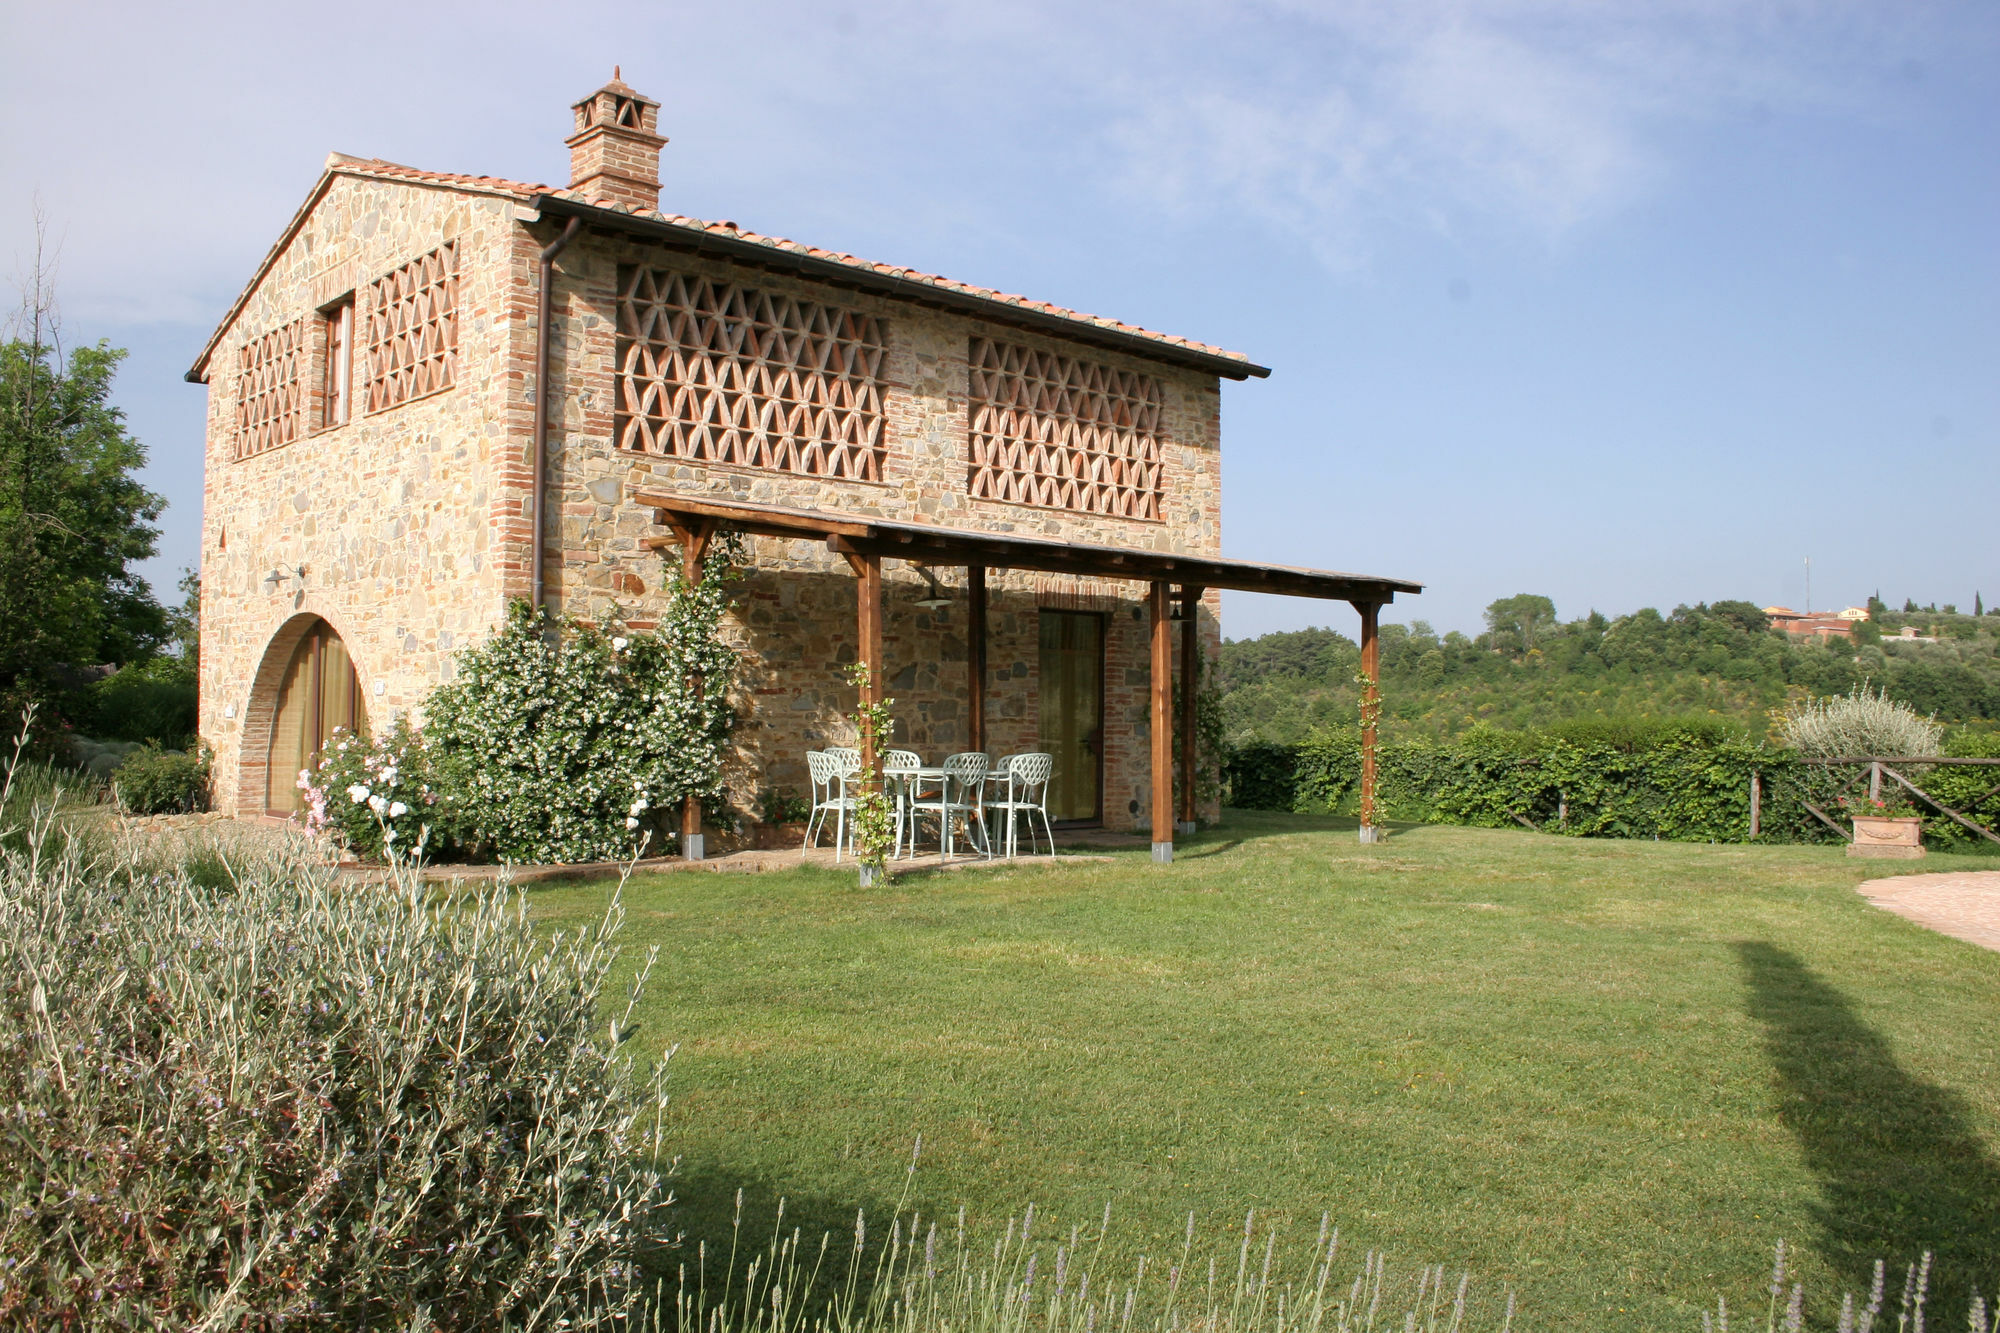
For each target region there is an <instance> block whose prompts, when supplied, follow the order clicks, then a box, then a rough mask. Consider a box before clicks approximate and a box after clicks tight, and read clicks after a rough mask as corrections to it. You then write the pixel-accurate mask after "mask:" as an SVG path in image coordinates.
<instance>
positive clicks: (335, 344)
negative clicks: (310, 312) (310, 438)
mask: <svg viewBox="0 0 2000 1333" xmlns="http://www.w3.org/2000/svg"><path fill="white" fill-rule="evenodd" d="M319 317H320V326H321V328H320V334H321V336H320V344H319V345H320V349H321V351H320V374H319V383H320V419H319V427H320V429H321V430H326V429H328V428H329V427H333V426H344V425H346V424H347V414H348V410H349V406H350V404H351V402H352V400H353V397H354V388H353V386H354V294H353V293H352V292H349V293H348V294H347V295H346V296H344V297H342V298H341V299H340V300H339V301H337V302H335V303H334V304H333V305H330V306H328V307H327V308H326V309H324V310H322V311H320V312H319Z"/></svg>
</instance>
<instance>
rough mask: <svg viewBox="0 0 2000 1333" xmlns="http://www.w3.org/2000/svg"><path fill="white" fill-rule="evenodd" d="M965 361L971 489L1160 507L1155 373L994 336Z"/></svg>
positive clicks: (1084, 503) (1124, 513)
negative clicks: (1115, 366)
mask: <svg viewBox="0 0 2000 1333" xmlns="http://www.w3.org/2000/svg"><path fill="white" fill-rule="evenodd" d="M969 362H970V368H971V376H970V379H971V384H970V391H971V403H970V410H969V412H968V414H967V422H968V433H969V436H970V444H971V449H970V454H971V463H972V466H971V475H970V477H969V479H968V483H967V484H968V488H969V489H970V492H971V494H972V497H973V498H974V499H977V500H998V501H1002V502H1004V503H1008V504H1025V505H1040V506H1042V507H1044V508H1049V509H1071V510H1076V511H1078V512H1080V513H1085V514H1110V515H1113V516H1114V517H1117V518H1145V519H1158V518H1159V517H1160V499H1161V495H1162V492H1163V489H1164V483H1163V480H1162V476H1161V469H1160V403H1161V396H1162V395H1161V389H1160V381H1159V380H1157V379H1155V378H1153V377H1152V376H1151V375H1142V374H1139V373H1137V372H1136V371H1130V370H1114V369H1112V368H1111V367H1109V366H1103V365H1099V364H1097V363H1095V362H1092V361H1083V360H1079V359H1077V358H1075V357H1069V356H1059V355H1057V354H1055V353H1053V352H1038V351H1036V350H1034V349H1033V348H1029V347H1020V346H1016V345H1014V344H1012V343H1003V342H996V341H994V340H993V339H991V338H974V339H973V340H972V345H971V349H970V353H969Z"/></svg>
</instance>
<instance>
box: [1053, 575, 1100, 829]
mask: <svg viewBox="0 0 2000 1333" xmlns="http://www.w3.org/2000/svg"><path fill="white" fill-rule="evenodd" d="M1041 659H1042V676H1041V709H1042V722H1041V728H1042V730H1041V735H1042V748H1043V749H1044V750H1046V751H1048V753H1049V754H1050V755H1051V756H1053V758H1054V759H1055V771H1054V774H1053V776H1052V777H1051V778H1050V781H1049V818H1050V819H1052V820H1058V821H1061V820H1067V821H1069V822H1071V823H1097V822H1099V821H1101V820H1102V819H1103V818H1104V617H1103V616H1102V615H1099V614H1098V613H1096V612H1094V611H1044V612H1042V652H1041Z"/></svg>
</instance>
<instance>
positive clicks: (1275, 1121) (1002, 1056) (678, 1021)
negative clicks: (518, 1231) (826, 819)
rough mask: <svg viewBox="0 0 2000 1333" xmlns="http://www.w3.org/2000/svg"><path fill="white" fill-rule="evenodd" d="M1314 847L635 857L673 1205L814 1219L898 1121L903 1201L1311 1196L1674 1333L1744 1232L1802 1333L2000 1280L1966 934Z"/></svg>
mask: <svg viewBox="0 0 2000 1333" xmlns="http://www.w3.org/2000/svg"><path fill="white" fill-rule="evenodd" d="M1352 830H1353V825H1352V822H1351V821H1341V820H1336V819H1325V818H1313V817H1306V816H1288V815H1266V814H1254V813H1250V812H1231V813H1230V815H1229V818H1228V820H1227V821H1226V823H1225V824H1224V826H1223V827H1221V828H1219V829H1216V830H1214V831H1211V832H1208V833H1205V834H1203V835H1202V836H1201V837H1199V838H1198V839H1196V840H1194V842H1193V843H1192V844H1189V845H1184V846H1183V848H1182V849H1181V856H1180V859H1179V860H1178V861H1177V862H1176V863H1175V864H1174V865H1173V866H1172V867H1170V868H1167V867H1155V866H1152V865H1151V864H1150V863H1149V862H1147V861H1146V859H1145V854H1144V852H1143V850H1142V851H1137V852H1135V853H1133V854H1131V855H1123V854H1121V855H1119V856H1117V857H1114V858H1112V859H1109V860H1103V861H1097V862H1088V863H1082V864H1075V865H1071V866H1066V867H1062V868H1058V869H1044V868H1008V869H998V870H983V871H975V872H966V873H954V874H942V875H940V874H932V875H925V876H912V877H907V878H904V879H899V880H898V881H897V882H896V883H895V884H893V885H892V886H891V887H889V888H888V889H886V890H874V891H867V892H864V891H861V890H859V889H857V888H856V887H855V883H854V879H853V876H852V875H851V873H845V874H834V873H831V872H821V871H807V870H800V871H797V872H792V873H785V874H772V875H761V876H756V875H689V874H682V875H670V876H655V877H650V878H645V879H639V880H635V881H634V882H633V883H632V884H631V885H630V886H628V888H627V891H626V892H627V904H628V907H629V909H630V913H631V915H630V920H629V923H628V925H627V927H626V939H627V943H628V945H630V946H638V947H636V948H632V949H631V950H630V951H629V954H638V953H642V952H643V946H645V945H648V944H655V943H657V944H659V945H660V946H661V949H662V953H661V961H660V965H659V968H658V970H657V971H656V973H655V976H654V980H653V983H652V986H651V988H650V990H649V992H648V995H647V998H646V1001H645V1005H644V1009H643V1014H644V1027H643V1029H642V1031H641V1033H640V1035H639V1038H638V1042H639V1044H641V1045H651V1046H657V1045H658V1044H660V1043H662V1042H666V1041H676V1042H678V1043H679V1044H680V1053H679V1055H678V1056H676V1058H675V1072H674V1076H673V1083H674V1086H675V1088H676V1089H677V1097H676V1100H675V1103H674V1110H673V1116H674V1125H675V1137H676V1139H677V1141H678V1144H679V1151H680V1152H681V1153H682V1154H683V1162H682V1167H681V1175H680V1178H679V1181H678V1185H677V1192H678V1193H679V1194H680V1195H681V1197H682V1199H683V1200H684V1203H683V1207H682V1214H681V1225H683V1226H684V1227H685V1228H686V1229H687V1231H688V1233H689V1235H690V1236H691V1237H721V1236H723V1235H725V1234H726V1233H727V1228H728V1215H729V1211H730V1207H731V1202H732V1200H733V1197H734V1194H735V1191H736V1190H737V1189H738V1188H739V1187H741V1188H744V1189H745V1190H746V1191H747V1195H746V1197H747V1199H748V1212H749V1215H750V1216H752V1217H757V1218H761V1217H764V1216H767V1215H768V1211H769V1208H770V1205H771V1203H772V1201H773V1199H774V1198H775V1196H777V1195H780V1194H782V1195H784V1196H787V1198H788V1199H789V1201H790V1202H789V1217H790V1218H791V1219H794V1220H803V1221H804V1222H805V1224H806V1225H807V1226H808V1227H813V1226H817V1225H824V1226H826V1227H829V1228H832V1229H835V1230H839V1231H843V1232H845V1231H849V1230H851V1227H852V1219H853V1214H854V1210H855V1209H856V1208H857V1207H860V1208H866V1209H867V1210H868V1211H869V1213H870V1214H871V1216H875V1217H885V1216H886V1214H887V1212H888V1211H889V1209H890V1208H891V1207H892V1206H893V1204H894V1202H895V1200H896V1198H897V1197H898V1195H899V1194H900V1192H901V1190H902V1189H903V1186H904V1177H905V1166H906V1163H907V1160H908V1158H909V1155H910V1148H911V1144H912V1141H913V1140H914V1139H915V1137H916V1136H917V1135H918V1134H922V1136H923V1158H922V1164H921V1165H920V1167H919V1169H918V1171H917V1174H916V1177H915V1182H914V1195H913V1199H914V1201H915V1202H916V1203H918V1204H920V1205H922V1206H923V1208H924V1209H925V1211H926V1212H940V1213H949V1212H951V1211H953V1210H955V1209H956V1208H957V1206H958V1205H960V1204H961V1203H963V1204H965V1205H967V1206H968V1207H969V1209H970V1211H971V1214H972V1218H973V1220H974V1221H975V1222H978V1223H983V1224H986V1225H991V1224H992V1223H993V1222H994V1221H996V1220H998V1221H1000V1222H1001V1223H1002V1225H1003V1226H1004V1219H1005V1218H1006V1217H1007V1216H1008V1215H1009V1214H1011V1213H1012V1212H1015V1211H1017V1210H1019V1209H1020V1208H1021V1207H1022V1206H1024V1205H1025V1204H1027V1203H1029V1202H1031V1201H1032V1202H1034V1203H1036V1204H1037V1205H1038V1207H1039V1209H1040V1210H1041V1212H1042V1214H1043V1215H1044V1216H1047V1217H1051V1218H1053V1219H1054V1220H1055V1221H1056V1223H1057V1229H1066V1228H1067V1227H1068V1225H1070V1224H1071V1223H1085V1224H1092V1225H1094V1223H1095V1221H1096V1219H1097V1218H1098V1216H1099V1215H1100V1213H1101V1210H1102V1208H1103V1206H1104V1204H1105V1202H1106V1201H1107V1200H1109V1201H1110V1202H1111V1203H1112V1205H1113V1210H1114V1220H1113V1224H1112V1228H1111V1231H1112V1240H1111V1245H1112V1247H1113V1248H1121V1249H1123V1250H1124V1251H1125V1252H1127V1253H1128V1254H1133V1255H1136V1254H1137V1253H1139V1252H1145V1253H1148V1254H1150V1255H1152V1256H1154V1257H1155V1258H1156V1259H1159V1258H1164V1257H1165V1256H1166V1255H1167V1254H1169V1253H1170V1252H1171V1251H1175V1250H1177V1249H1178V1247H1179V1238H1180V1233H1181V1230H1182V1227H1183V1225H1184V1222H1185V1218H1186V1215H1187V1212H1188V1210H1189V1209H1193V1210H1195V1211H1196V1212H1197V1214H1198V1217H1199V1225H1200V1227H1201V1229H1202V1231H1203V1232H1204V1233H1205V1234H1206V1235H1207V1236H1208V1237H1210V1238H1211V1239H1212V1240H1214V1241H1215V1242H1216V1243H1217V1244H1218V1245H1219V1244H1220V1243H1221V1242H1222V1239H1223V1238H1224V1237H1226V1236H1227V1235H1229V1234H1230V1233H1232V1232H1239V1233H1240V1228H1241V1225H1242V1219H1243V1213H1244V1210H1246V1209H1249V1208H1255V1209H1257V1210H1258V1211H1259V1212H1260V1213H1261V1214H1264V1215H1266V1216H1268V1217H1269V1218H1271V1219H1273V1220H1275V1221H1277V1222H1278V1223H1280V1224H1284V1225H1288V1226H1289V1227H1290V1228H1291V1230H1292V1231H1293V1232H1294V1233H1296V1234H1298V1235H1299V1236H1300V1237H1301V1239H1302V1240H1310V1237H1311V1233H1312V1232H1313V1231H1315V1230H1316V1229H1317V1227H1318V1222H1319V1218H1320V1215H1321V1213H1322V1211H1327V1210H1330V1211H1331V1212H1332V1214H1333V1218H1334V1221H1335V1222H1336V1223H1338V1224H1339V1225H1341V1226H1342V1228H1343V1235H1344V1236H1345V1237H1346V1244H1347V1245H1349V1246H1351V1247H1352V1248H1353V1250H1354V1252H1355V1253H1356V1254H1357V1255H1358V1254H1359V1252H1360V1250H1361V1249H1363V1248H1369V1247H1375V1248H1381V1249H1383V1250H1385V1251H1387V1252H1388V1254H1389V1256H1390V1258H1391V1262H1392V1264H1400V1265H1402V1266H1403V1267H1404V1268H1405V1269H1408V1268H1411V1267H1414V1266H1415V1265H1417V1264H1420V1263H1427V1262H1429V1263H1443V1264H1447V1265H1449V1266H1451V1268H1452V1269H1453V1271H1454V1272H1456V1271H1457V1270H1458V1269H1461V1268H1464V1269H1469V1270H1470V1271H1471V1272H1472V1274H1473V1276H1474V1281H1475V1284H1476V1288H1477V1289H1479V1290H1482V1291H1483V1292H1484V1293H1485V1294H1486V1295H1487V1296H1489V1297H1493V1298H1498V1297H1499V1296H1500V1294H1501V1293H1502V1292H1503V1291H1504V1289H1505V1288H1507V1287H1509V1286H1511V1287H1512V1288H1513V1289H1515V1290H1516V1291H1517V1292H1518V1293H1519V1295H1520V1301H1521V1309H1522V1315H1523V1321H1524V1326H1527V1327H1572V1328H1575V1327H1585V1326H1593V1327H1595V1326H1615V1327H1656V1328H1678V1329H1692V1328H1694V1327H1697V1326H1698V1325H1699V1314H1698V1312H1697V1307H1698V1306H1700V1305H1701V1304H1704V1303H1709V1302H1712V1300H1713V1297H1714V1295H1715V1294H1716V1293H1717V1292H1718V1291H1721V1292H1724V1293H1726V1294H1727V1295H1729V1296H1730V1298H1731V1304H1732V1306H1736V1305H1737V1304H1738V1302H1739V1301H1747V1300H1748V1299H1749V1298H1751V1297H1752V1296H1753V1295H1759V1296H1760V1288H1761V1285H1762V1284H1763V1282H1764V1281H1766V1280H1767V1275H1768V1270H1769V1263H1770V1259H1769V1256H1770V1249H1771V1245H1772V1242H1773V1241H1775V1240H1777V1239H1778V1238H1780V1237H1783V1238H1785V1239H1786V1240H1787V1241H1788V1243H1790V1244H1792V1245H1794V1246H1796V1247H1797V1248H1798V1250H1799V1251H1800V1259H1801V1268H1802V1271H1803V1274H1804V1276H1805V1278H1806V1280H1807V1283H1808V1287H1809V1290H1812V1291H1813V1292H1814V1293H1815V1297H1816V1304H1815V1307H1814V1314H1815V1318H1816V1319H1817V1320H1818V1321H1820V1322H1822V1323H1830V1322H1831V1320H1830V1317H1829V1312H1828V1310H1827V1308H1826V1304H1825V1302H1826V1299H1827V1298H1829V1297H1831V1298H1833V1299H1836V1300H1837V1296H1836V1295H1835V1294H1834V1293H1835V1290H1836V1289H1837V1286H1838V1285H1842V1284H1844V1285H1847V1286H1862V1287H1865V1285H1866V1279H1867V1273H1868V1266H1869V1261H1870V1260H1871V1259H1872V1258H1873V1257H1874V1256H1876V1255H1877V1254H1880V1255H1883V1256H1885V1257H1887V1258H1889V1259H1890V1260H1891V1261H1892V1263H1893V1262H1896V1261H1897V1260H1899V1259H1901V1258H1903V1257H1906V1256H1907V1257H1914V1254H1915V1252H1916V1251H1918V1250H1920V1249H1923V1248H1926V1247H1928V1248H1932V1249H1935V1250H1937V1251H1938V1252H1939V1255H1940V1262H1941V1265H1942V1267H1943V1274H1944V1279H1945V1285H1946V1286H1947V1287H1948V1288H1949V1289H1950V1294H1949V1296H1948V1301H1947V1303H1946V1304H1945V1305H1944V1306H1942V1307H1941V1308H1938V1310H1937V1315H1938V1316H1939V1317H1940V1319H1941V1320H1942V1321H1944V1322H1943V1323H1941V1325H1940V1326H1950V1327H1963V1319H1964V1314H1963V1311H1964V1300H1963V1293H1964V1291H1965V1290H1966V1287H1967V1285H1968V1283H1970V1282H1973V1281H1976V1282H1977V1284H1978V1286H1979V1287H1980V1289H1981V1290H1983V1291H1985V1292H1987V1293H1988V1294H1989V1295H1990V1294H1991V1293H1993V1292H1994V1290H1995V1289H1996V1288H1997V1287H2000V1068H1996V1063H1997V1060H1996V1051H2000V954H1995V953H1991V952H1988V951H1985V950H1982V949H1978V948H1975V947H1974V946H1972V945H1968V944H1963V943H1960V942H1958V941H1954V940H1950V939H1946V938H1943V937H1941V936H1938V935H1935V934H1932V933H1930V932H1928V931H1925V930H1923V929H1920V928H1918V927H1916V926H1913V925H1910V924H1908V923H1906V922H1904V921H1901V920H1900V919H1897V918H1895V917H1891V916H1889V915H1887V914H1885V913H1882V912H1879V911H1877V910H1875V909H1872V908H1870V907H1868V906H1867V905H1866V904H1864V903H1863V902H1862V900H1861V899H1860V898H1859V896H1858V895H1856V894H1855V893H1854V892H1853V885H1854V884H1855V883H1856V882H1857V881H1859V880H1860V879H1862V878H1865V877H1867V875H1868V874H1871V873H1874V874H1879V873H1885V869H1884V866H1885V863H1880V862H1877V863H1872V864H1871V863H1862V862H1853V861H1849V860H1847V859H1845V858H1843V857H1842V856H1841V855H1840V854H1839V852H1838V851H1837V850H1834V849H1814V848H1744V847H1715V846H1686V845H1676V844H1668V843H1651V842H1647V843H1637V842H1612V841H1578V840H1569V839H1562V838H1553V837H1545V836H1539V835H1533V834H1528V833H1525V832H1523V833H1512V832H1493V831H1483V830H1473V829H1457V828H1409V829H1399V830H1397V832H1396V834H1395V836H1394V837H1393V838H1392V839H1391V840H1390V841H1389V842H1387V843H1386V844H1383V845H1381V846H1377V847H1361V846H1358V845H1357V844H1356V843H1355V840H1354V834H1353V831H1352ZM1992 864H1993V863H1992V862H1991V861H1978V860H1971V859H1963V860H1956V859H1954V858H1948V857H1933V858H1931V859H1930V860H1929V861H1927V862H1924V863H1922V864H1921V865H1920V866H1914V867H1913V866H1910V865H1908V864H1907V863H1886V865H1888V866H1890V867H1894V868H1899V869H1922V870H1944V869H1952V868H1960V867H1966V868H1984V867H1986V866H1990V865H1992ZM610 889H611V886H610V885H608V884H603V883H594V884H584V885H576V886H569V887H560V888H548V889H537V890H535V891H534V893H533V902H534V904H535V908H536V910H537V911H538V913H540V914H541V916H542V917H543V918H544V919H545V920H546V921H548V922H550V923H559V922H561V921H563V920H565V919H570V918H576V917H580V916H582V915H585V914H594V913H597V912H599V911H601V910H602V908H603V905H604V902H605V899H606V897H607V895H608V893H609V892H610ZM628 956H629V955H628ZM1231 1253H1232V1255H1233V1245H1232V1246H1231ZM1760 1299H1761V1296H1760ZM1759 1309H1760V1312H1761V1305H1760V1307H1759ZM1496 1322H1497V1321H1496ZM1934 1322H1939V1321H1938V1320H1934Z"/></svg>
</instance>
